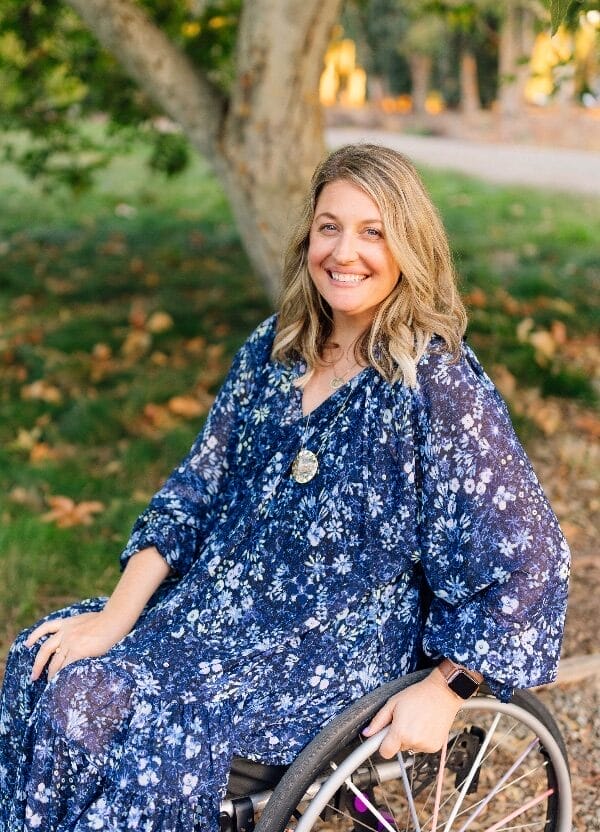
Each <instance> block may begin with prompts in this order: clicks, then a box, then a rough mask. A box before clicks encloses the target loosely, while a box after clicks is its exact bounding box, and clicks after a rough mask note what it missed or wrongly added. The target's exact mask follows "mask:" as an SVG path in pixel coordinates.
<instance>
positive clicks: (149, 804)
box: [0, 317, 569, 832]
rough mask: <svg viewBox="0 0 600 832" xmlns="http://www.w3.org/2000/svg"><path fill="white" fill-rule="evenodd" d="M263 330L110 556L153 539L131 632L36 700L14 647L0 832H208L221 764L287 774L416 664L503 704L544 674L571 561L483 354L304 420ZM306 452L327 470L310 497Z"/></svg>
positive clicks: (223, 772) (550, 671) (22, 653)
mask: <svg viewBox="0 0 600 832" xmlns="http://www.w3.org/2000/svg"><path fill="white" fill-rule="evenodd" d="M275 323H276V321H275V317H272V318H269V319H268V320H267V321H265V322H264V323H263V324H261V325H260V326H259V327H258V328H257V329H256V330H255V332H254V333H253V334H252V336H251V337H250V338H249V339H248V341H247V342H246V343H245V344H244V346H243V347H242V348H241V349H240V351H239V352H238V354H237V356H236V358H235V360H234V362H233V365H232V368H231V370H230V372H229V375H228V377H227V379H226V381H225V383H224V385H223V387H222V389H221V391H220V393H219V395H218V397H217V399H216V401H215V403H214V406H213V408H212V409H211V412H210V414H209V417H208V419H207V422H206V425H205V427H204V430H203V431H202V433H201V435H200V436H199V438H198V439H197V441H196V443H195V444H194V446H193V447H192V450H191V451H190V453H189V455H188V456H187V458H186V459H185V460H184V461H183V462H182V464H181V465H180V466H179V467H177V468H176V469H175V470H174V471H173V473H172V474H171V476H170V477H169V479H168V480H167V481H166V483H165V485H164V487H163V488H162V489H161V490H160V491H159V492H158V493H157V494H156V495H155V496H154V497H153V499H152V500H151V502H150V504H149V506H148V508H147V510H146V511H144V513H143V514H142V515H141V516H140V518H139V519H138V520H137V522H136V524H135V526H134V529H133V532H132V535H131V539H130V540H129V543H128V545H127V547H126V549H125V551H124V553H123V556H122V559H123V563H124V564H125V563H126V562H127V559H128V558H129V557H130V556H131V555H132V554H133V553H134V552H136V551H138V550H140V549H142V548H144V547H146V546H150V545H154V546H156V547H157V548H158V549H159V551H160V552H161V553H162V555H163V556H164V557H165V559H166V560H167V561H168V563H169V564H170V566H171V567H172V569H173V574H174V577H173V578H172V579H170V580H168V581H167V582H166V583H165V585H164V586H163V588H162V589H161V591H160V592H159V593H157V595H156V596H155V597H154V598H153V599H152V601H151V603H150V604H149V605H148V607H147V609H146V610H145V611H144V613H143V615H142V616H141V618H140V619H139V621H138V624H137V625H136V627H135V629H134V630H133V631H132V632H131V633H130V634H129V635H128V636H127V637H126V638H124V639H123V640H122V641H121V642H119V643H118V644H117V645H116V646H115V647H114V648H113V649H111V650H110V651H109V652H108V653H107V654H105V655H104V656H102V657H100V658H91V659H83V660H80V661H78V662H75V663H73V664H71V665H68V666H66V667H64V668H63V669H62V670H61V671H60V672H59V673H58V674H57V675H56V676H55V677H54V678H53V679H52V681H51V682H50V683H48V682H47V680H46V679H45V676H43V677H42V678H40V679H39V680H38V681H37V682H35V683H31V682H29V673H30V671H31V666H32V663H33V659H34V656H35V652H36V647H33V648H31V649H28V648H26V647H25V646H24V640H25V638H26V635H27V633H24V634H22V635H21V636H20V637H19V638H18V639H17V640H16V642H15V644H14V645H13V647H12V649H11V652H10V656H9V660H8V665H7V670H6V677H5V683H4V689H3V697H2V702H1V711H0V793H1V798H0V800H1V801H2V805H1V809H0V832H22V831H23V830H29V829H40V830H43V832H58V830H60V832H67V830H76V832H84V830H85V832H88V830H111V831H112V832H123V830H143V832H159V830H160V832H190V830H194V829H202V830H217V829H218V807H219V800H220V798H221V796H222V795H223V793H224V789H225V786H226V781H227V776H228V770H229V765H230V761H231V757H232V755H233V754H238V755H242V756H245V757H248V758H251V759H254V760H261V761H264V762H270V763H288V762H290V761H291V760H292V759H293V758H294V757H295V756H296V755H297V754H298V752H299V750H300V749H301V748H302V746H303V745H305V743H306V742H308V740H310V739H311V738H312V737H313V736H314V734H315V733H316V732H317V731H318V730H319V728H320V727H321V726H322V725H323V724H324V723H325V722H326V721H327V720H328V719H330V718H331V717H332V716H333V715H335V714H336V713H338V712H339V711H340V710H341V709H342V708H344V707H345V706H346V705H348V704H349V703H350V702H351V701H352V700H354V699H356V698H357V697H360V696H362V695H363V694H365V693H366V692H368V691H369V690H371V689H372V688H374V687H375V686H377V685H380V684H381V683H383V682H385V681H386V680H388V679H390V678H392V677H396V676H399V675H401V674H405V673H407V672H409V671H411V670H413V669H414V668H415V667H416V666H417V664H418V663H419V662H420V661H421V660H422V657H423V654H426V655H428V656H430V657H433V658H436V657H439V656H442V655H443V656H449V657H451V658H453V659H455V660H456V661H458V662H460V663H462V664H466V665H468V666H470V667H472V668H477V669H478V670H480V671H481V672H482V673H483V674H484V675H485V676H486V677H487V679H488V680H489V683H490V685H491V687H492V688H493V689H494V691H495V692H496V693H497V694H498V695H499V696H500V697H502V698H507V697H509V696H510V693H511V690H512V688H513V687H515V686H516V687H527V686H530V685H537V684H540V683H543V682H548V681H550V680H551V679H552V678H553V677H554V675H555V671H556V665H557V659H558V654H559V649H560V642H561V636H562V630H563V619H564V612H565V599H566V581H567V577H568V560H569V558H568V549H567V546H566V544H565V541H564V539H563V536H562V534H561V532H560V530H559V527H558V524H557V521H556V518H555V517H554V515H553V513H552V511H551V509H550V508H549V506H548V503H547V501H546V499H545V497H544V495H543V493H542V490H541V488H540V485H539V483H538V481H537V479H536V477H535V475H534V474H533V472H532V470H531V467H530V465H529V462H528V460H527V458H526V456H525V454H524V452H523V450H522V448H521V446H520V444H519V443H518V441H517V439H516V437H515V435H514V432H513V430H512V427H511V424H510V420H509V417H508V414H507V411H506V408H505V406H504V404H503V402H502V400H501V399H500V397H499V395H498V393H497V392H496V390H495V388H494V387H493V385H492V383H491V382H490V380H489V379H488V377H487V376H486V375H485V373H484V372H483V370H482V368H481V366H480V365H479V363H478V361H477V359H476V358H475V356H474V354H473V352H472V351H471V350H470V349H469V347H467V346H464V348H463V351H462V356H461V358H460V360H459V361H457V362H452V361H451V360H450V359H449V356H448V355H447V353H445V352H444V350H443V344H442V342H441V341H440V340H439V339H436V338H434V339H433V340H432V342H431V345H430V348H429V349H428V351H427V353H426V354H425V356H424V357H423V358H422V359H421V361H420V363H419V366H418V385H417V387H416V388H414V389H409V388H408V387H406V386H404V385H403V384H401V383H398V384H394V385H391V384H389V383H388V382H386V381H385V380H384V379H383V378H382V377H381V376H380V375H379V374H378V373H377V372H376V371H375V370H374V369H373V368H371V367H367V368H365V369H364V370H363V371H362V372H360V373H359V374H358V375H357V376H355V377H354V378H352V379H351V380H350V381H349V382H347V383H346V384H345V385H344V386H343V387H341V388H340V389H339V390H337V391H336V392H334V393H333V394H332V395H331V396H330V398H328V399H327V400H326V401H324V402H323V403H322V404H321V405H320V406H319V407H317V408H316V410H314V411H313V413H312V414H311V417H310V420H309V422H308V426H307V419H306V418H305V417H303V415H302V408H301V402H302V394H301V391H300V390H298V389H297V388H296V387H294V386H293V380H294V378H296V377H298V376H299V375H300V374H301V373H302V372H304V370H305V367H304V366H303V365H302V363H301V362H300V361H298V362H297V363H296V364H294V365H293V366H284V365H283V364H281V363H278V362H275V361H273V360H271V358H270V351H271V346H272V343H273V337H274V332H275ZM302 442H304V446H305V447H306V448H308V449H310V450H313V451H315V452H317V451H318V456H319V463H320V468H319V472H318V474H317V475H316V476H315V477H314V479H312V480H311V481H310V482H306V483H298V482H296V480H295V479H294V478H293V477H292V476H290V467H291V464H292V461H293V459H294V457H295V456H296V454H297V453H298V450H299V448H300V447H301V445H302ZM104 601H105V599H91V600H88V601H85V602H83V603H81V604H76V605H74V606H71V607H69V608H67V609H65V610H61V611H60V612H58V613H54V614H53V615H54V616H66V615H73V614H76V613H79V612H81V611H85V610H98V609H101V608H102V606H103V604H104Z"/></svg>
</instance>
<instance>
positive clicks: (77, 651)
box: [25, 546, 171, 681]
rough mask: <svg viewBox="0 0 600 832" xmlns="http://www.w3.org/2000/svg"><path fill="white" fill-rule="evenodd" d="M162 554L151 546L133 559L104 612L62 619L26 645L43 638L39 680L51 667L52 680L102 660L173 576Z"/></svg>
mask: <svg viewBox="0 0 600 832" xmlns="http://www.w3.org/2000/svg"><path fill="white" fill-rule="evenodd" d="M170 571H171V570H170V567H169V565H168V564H167V562H166V561H165V559H164V558H163V557H162V556H161V554H160V553H159V551H158V550H157V549H156V548H155V547H153V546H151V547H150V548H147V549H143V550H142V551H140V552H137V553H136V554H135V555H133V556H132V557H131V558H130V559H129V561H128V563H127V566H126V568H125V571H124V572H123V574H122V575H121V578H120V580H119V582H118V583H117V585H116V587H115V589H114V591H113V593H112V595H111V596H110V598H109V599H108V601H107V602H106V605H105V607H104V609H103V610H101V611H100V612H88V613H83V614H82V615H75V616H73V617H71V618H58V619H53V620H52V621H46V622H45V623H44V624H40V626H39V627H36V629H35V630H33V632H32V633H31V634H30V635H29V638H28V639H27V641H26V642H25V644H26V645H27V647H32V646H33V645H34V644H35V642H36V641H37V640H38V639H39V638H41V637H42V636H49V638H47V639H46V641H44V643H43V644H42V645H41V647H40V649H39V651H38V654H37V656H36V659H35V662H34V665H33V670H32V673H31V679H32V681H35V680H36V679H38V678H39V677H40V675H41V673H42V671H43V669H44V667H45V666H46V664H47V663H48V661H49V660H50V663H49V664H48V678H49V679H51V678H52V677H53V676H54V674H55V673H57V672H58V670H60V668H61V667H64V666H65V665H67V664H71V662H74V661H77V660H78V659H83V658H86V657H91V656H102V655H103V654H104V653H106V652H107V651H108V650H110V648H111V647H113V646H114V645H115V644H116V643H117V642H118V641H120V640H121V639H122V638H123V637H124V636H126V635H127V633H129V632H130V630H131V629H132V628H133V627H134V625H135V623H136V621H137V620H138V618H139V617H140V614H141V612H142V610H143V609H144V607H145V606H146V604H147V602H148V600H149V599H150V597H151V596H152V595H153V594H154V592H156V590H157V589H158V587H159V586H160V585H161V584H162V582H163V581H164V580H165V578H166V577H167V576H168V575H169V573H170Z"/></svg>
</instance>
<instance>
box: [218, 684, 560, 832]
mask: <svg viewBox="0 0 600 832" xmlns="http://www.w3.org/2000/svg"><path fill="white" fill-rule="evenodd" d="M427 673H428V671H427V670H422V671H417V672H416V673H411V674H409V675H407V676H405V677H403V678H400V679H396V680H394V681H392V682H388V683H387V684H385V685H383V686H381V687H380V688H377V689H376V690H374V691H372V692H371V693H369V694H367V695H366V696H365V697H363V698H362V699H360V700H358V701H357V702H355V703H354V704H353V705H351V706H350V707H348V708H347V709H346V710H344V711H343V712H342V713H341V714H339V715H338V716H337V717H335V718H334V719H333V720H331V721H330V722H329V723H328V724H327V725H326V726H325V728H324V729H323V730H322V731H321V732H320V733H319V734H318V735H317V736H316V737H315V738H314V739H313V740H312V742H310V743H309V744H308V745H307V746H306V747H305V748H304V750H303V751H302V752H301V753H300V754H299V756H298V757H297V758H296V760H295V761H294V762H293V763H292V764H291V765H290V766H267V765H262V764H259V763H254V762H251V761H248V760H241V759H239V758H238V759H235V760H234V762H233V765H232V769H231V774H230V778H229V786H228V793H227V795H226V797H225V800H223V801H222V803H221V832H253V830H255V832H288V830H290V832H291V830H294V832H307V830H311V829H314V830H323V832H384V830H385V832H426V831H427V832H433V830H441V831H442V832H450V830H452V832H467V830H468V831H469V832H508V830H517V829H519V830H526V831H527V832H541V831H542V830H543V831H544V832H571V829H572V827H571V810H572V805H571V804H572V800H571V784H570V775H569V765H568V759H567V752H566V748H565V744H564V741H563V738H562V737H561V734H560V731H559V729H558V726H557V725H556V722H555V721H554V719H553V717H552V716H551V714H550V713H549V711H548V710H547V709H546V708H545V706H544V705H543V704H542V703H541V702H540V700H539V699H538V698H537V697H536V696H535V695H534V694H533V693H531V692H529V691H517V692H515V694H514V696H513V698H512V700H511V702H510V703H502V702H499V701H498V700H497V699H496V698H495V697H493V696H492V695H491V694H490V692H489V691H488V690H487V689H486V688H485V687H482V689H481V690H480V692H479V694H478V695H476V696H474V697H473V698H472V699H469V700H466V701H465V703H464V706H463V707H462V708H461V710H460V711H459V713H458V715H457V719H456V721H455V723H454V724H453V726H452V728H451V730H450V732H449V735H448V739H447V742H446V744H445V745H444V747H443V748H442V749H441V751H439V752H437V753H435V754H423V753H415V754H414V755H412V754H408V753H407V752H404V753H401V754H398V755H397V758H396V759H393V760H384V759H383V758H382V757H381V756H379V755H378V753H377V749H378V747H379V745H380V743H381V741H382V739H383V737H384V735H385V732H386V730H387V729H384V730H383V731H380V732H379V733H378V734H376V735H374V736H372V737H369V738H368V739H367V738H363V737H361V734H360V731H361V729H362V728H363V727H364V726H365V725H366V724H367V723H368V722H369V720H370V719H371V718H372V716H373V715H374V714H375V713H376V712H377V711H378V710H379V709H380V708H381V707H382V705H383V704H384V703H385V702H386V701H387V699H388V698H389V697H390V696H392V695H393V694H395V693H398V691H400V690H402V689H403V688H405V687H407V686H408V685H410V684H413V683H415V682H417V681H419V680H420V679H422V678H424V676H425V675H426V674H427Z"/></svg>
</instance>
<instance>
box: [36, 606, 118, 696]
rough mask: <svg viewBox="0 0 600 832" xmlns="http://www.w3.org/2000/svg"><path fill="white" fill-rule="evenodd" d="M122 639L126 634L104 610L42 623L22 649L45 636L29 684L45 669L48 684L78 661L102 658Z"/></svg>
mask: <svg viewBox="0 0 600 832" xmlns="http://www.w3.org/2000/svg"><path fill="white" fill-rule="evenodd" d="M125 635H127V631H125V632H123V627H122V625H121V626H118V625H117V624H116V623H115V621H114V620H111V619H110V617H109V616H107V615H106V613H105V611H104V610H102V611H100V612H85V613H82V614H81V615H74V616H72V617H69V618H54V619H52V620H51V621H45V622H44V623H43V624H40V625H39V627H36V628H35V630H33V631H32V632H31V633H30V634H29V636H28V638H27V640H26V641H25V646H26V647H33V645H34V644H35V642H36V641H37V640H38V639H40V638H42V637H43V636H48V638H47V639H46V640H45V641H44V643H43V644H42V645H41V646H40V649H39V650H38V654H37V656H36V657H35V661H34V663H33V669H32V671H31V681H32V682H34V681H35V680H36V679H39V677H40V676H41V674H42V671H43V669H44V667H45V666H46V665H48V679H49V680H50V679H52V677H53V676H54V675H55V674H56V673H58V671H59V670H60V669H61V668H62V667H66V665H68V664H71V663H72V662H75V661H77V660H78V659H84V658H91V657H95V656H103V655H104V653H106V652H107V651H108V650H110V648H111V647H114V645H115V644H116V643H117V642H118V641H120V640H121V639H122V638H123V637H124V636H125Z"/></svg>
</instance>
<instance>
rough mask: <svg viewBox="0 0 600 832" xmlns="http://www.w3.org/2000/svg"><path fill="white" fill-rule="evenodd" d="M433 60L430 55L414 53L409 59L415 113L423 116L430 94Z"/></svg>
mask: <svg viewBox="0 0 600 832" xmlns="http://www.w3.org/2000/svg"><path fill="white" fill-rule="evenodd" d="M431 66H432V60H431V58H430V56H429V55H420V54H419V53H417V52H415V53H413V54H412V55H411V56H410V58H409V67H410V79H411V92H412V105H413V113H415V114H417V115H423V113H425V112H426V110H425V103H426V101H427V93H428V92H429V80H430V78H431Z"/></svg>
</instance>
